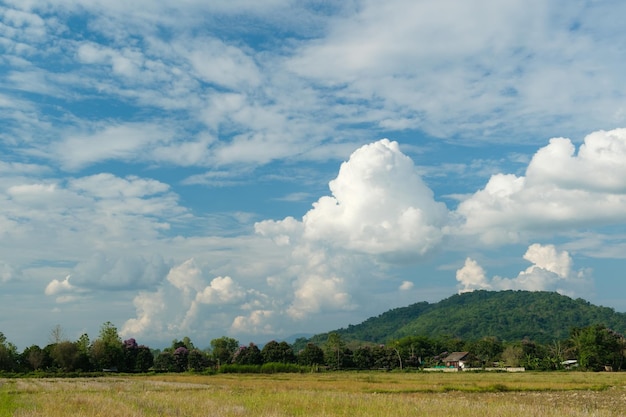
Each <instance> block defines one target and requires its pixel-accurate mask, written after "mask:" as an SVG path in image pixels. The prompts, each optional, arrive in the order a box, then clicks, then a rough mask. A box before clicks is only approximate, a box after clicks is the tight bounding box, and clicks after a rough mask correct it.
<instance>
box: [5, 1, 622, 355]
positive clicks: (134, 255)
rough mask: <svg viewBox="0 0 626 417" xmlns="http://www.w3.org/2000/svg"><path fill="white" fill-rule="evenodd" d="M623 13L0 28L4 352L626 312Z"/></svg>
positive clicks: (8, 7)
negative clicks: (371, 321)
mask: <svg viewBox="0 0 626 417" xmlns="http://www.w3.org/2000/svg"><path fill="white" fill-rule="evenodd" d="M624 15H626V4H624V3H623V2H620V1H608V0H607V1H601V0H597V1H592V0H589V1H575V2H572V1H552V2H545V1H538V0H537V1H534V0H531V1H528V0H524V1H518V0H512V1H507V2H498V1H493V0H472V1H452V0H446V1H419V2H416V1H406V0H389V1H386V2H379V1H365V0H364V1H357V0H353V1H345V2H328V1H322V0H319V1H290V0H271V1H263V2H258V1H248V0H240V1H232V0H231V1H219V0H216V1H211V2H207V1H202V0H186V1H180V0H176V1H174V0H161V1H146V0H143V1H141V0H140V1H134V2H129V1H122V0H107V1H98V0H96V1H94V0H89V1H87V0H55V1H52V0H19V1H18V0H4V1H2V2H0V48H1V50H2V54H1V56H0V126H1V128H0V237H1V239H0V299H1V302H0V331H2V332H3V333H4V334H5V335H6V336H7V338H8V339H9V340H11V341H13V342H14V343H16V344H17V345H18V346H20V347H22V348H23V347H25V346H28V345H30V344H33V343H36V344H40V345H44V344H46V343H48V336H49V334H50V331H51V329H52V328H53V327H54V326H55V325H57V324H60V325H61V326H62V327H63V329H64V330H65V332H66V334H67V337H68V338H70V339H77V338H78V337H79V336H80V334H82V333H84V332H87V333H88V334H89V335H90V336H92V338H93V337H96V336H97V332H98V329H99V327H100V325H101V324H102V323H103V322H105V321H111V322H113V323H114V324H115V325H116V326H117V327H118V328H119V330H120V332H121V334H122V336H123V337H135V338H136V339H137V340H138V341H139V342H140V343H144V344H149V345H151V346H155V347H158V346H165V345H168V344H169V342H170V341H171V340H172V339H174V338H179V339H180V338H182V337H184V336H189V337H191V339H192V340H194V342H195V343H196V345H199V346H208V344H209V341H210V340H211V339H213V338H216V337H220V336H222V335H229V336H232V337H236V338H238V339H239V340H240V341H241V342H242V343H247V342H248V341H256V342H259V343H264V342H267V341H269V340H271V339H274V338H282V337H286V336H289V335H292V334H296V333H315V332H321V331H327V330H332V329H335V328H338V327H343V326H346V325H348V324H356V323H360V322H361V321H363V320H365V319H367V318H368V317H371V316H374V315H378V314H380V313H382V312H384V311H386V310H388V309H390V308H394V307H398V306H404V305H408V304H410V303H413V302H418V301H431V302H434V301H438V300H441V299H443V298H446V297H448V296H450V295H452V294H455V293H458V292H464V291H472V290H476V289H481V288H484V289H492V290H501V289H528V290H548V291H559V292H560V293H563V294H567V295H571V296H574V297H583V298H585V299H587V300H589V301H591V302H593V303H595V304H600V305H605V306H609V307H613V308H615V309H616V310H617V311H626V299H624V297H622V296H621V294H624V292H625V291H626V283H625V282H624V277H623V270H624V269H625V267H626V259H625V257H626V255H625V254H626V250H625V249H626V227H625V223H626V130H625V129H624V128H626V100H625V93H624V92H625V91H626V77H625V76H624V74H626V36H624V35H625V33H624V31H625V29H624V26H623V22H622V21H621V20H622V19H621V17H622V16H624Z"/></svg>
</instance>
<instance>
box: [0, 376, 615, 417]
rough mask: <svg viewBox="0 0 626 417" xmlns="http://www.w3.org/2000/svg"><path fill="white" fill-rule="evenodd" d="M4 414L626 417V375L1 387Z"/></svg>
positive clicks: (212, 379) (142, 379) (132, 380)
mask: <svg viewBox="0 0 626 417" xmlns="http://www.w3.org/2000/svg"><path fill="white" fill-rule="evenodd" d="M0 385H1V386H0V392H1V393H2V396H0V398H4V399H5V400H4V401H5V402H6V406H5V407H4V408H3V406H2V403H1V402H0V416H5V415H12V416H46V417H60V416H84V417H95V416H103V417H104V416H107V417H115V416H124V417H131V416H138V417H139V416H141V417H144V416H186V417H195V416H215V417H220V416H224V417H230V416H267V417H270V416H271V417H282V416H350V417H354V416H385V417H387V416H397V417H402V416H420V415H424V416H426V415H428V416H434V417H438V416H455V417H466V416H480V417H488V416H502V417H507V416H520V415H525V416H548V417H549V416H555V417H556V416H559V417H561V416H596V417H603V416H623V415H625V414H626V373H577V372H572V373H529V372H528V373H520V374H504V373H477V374H472V373H451V374H441V373H436V374H430V373H413V374H402V373H376V372H366V373H324V374H305V375H297V374H284V375H215V376H193V375H157V376H136V377H107V378H98V379H16V380H0Z"/></svg>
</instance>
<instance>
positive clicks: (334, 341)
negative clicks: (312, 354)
mask: <svg viewBox="0 0 626 417" xmlns="http://www.w3.org/2000/svg"><path fill="white" fill-rule="evenodd" d="M344 348H345V343H344V342H343V340H342V339H341V335H340V334H339V333H337V332H332V333H329V334H328V339H327V340H326V344H325V345H324V360H325V361H326V364H327V365H328V366H330V367H331V368H334V369H340V368H341V362H342V356H343V351H344Z"/></svg>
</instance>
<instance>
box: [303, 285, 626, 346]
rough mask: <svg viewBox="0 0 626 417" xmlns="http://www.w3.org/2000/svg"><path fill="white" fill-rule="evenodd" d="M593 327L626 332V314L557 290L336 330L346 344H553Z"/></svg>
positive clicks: (430, 308)
mask: <svg viewBox="0 0 626 417" xmlns="http://www.w3.org/2000/svg"><path fill="white" fill-rule="evenodd" d="M594 324H603V325H605V326H606V327H609V328H611V329H613V330H615V331H617V332H619V333H622V334H624V333H626V313H617V312H615V310H613V309H612V308H608V307H599V306H595V305H592V304H590V303H589V302H588V301H585V300H583V299H580V298H579V299H572V298H569V297H567V296H564V295H560V294H558V293H555V292H531V291H474V292H471V293H465V294H459V295H453V296H452V297H450V298H447V299H445V300H442V301H439V302H437V303H432V304H431V303H427V302H421V303H416V304H412V305H410V306H408V307H402V308H396V309H393V310H390V311H388V312H386V313H383V314H381V315H380V316H378V317H372V318H370V319H367V320H366V321H364V322H363V323H361V324H358V325H350V326H348V328H347V329H339V330H336V331H335V332H337V333H339V334H340V335H341V336H342V338H343V339H344V340H346V341H352V340H354V341H364V342H374V343H385V342H387V341H389V340H394V339H399V338H402V337H404V336H414V335H423V336H428V337H439V336H452V337H458V338H460V339H463V340H478V339H481V338H483V337H485V336H495V337H497V338H499V339H500V340H502V341H518V340H522V339H523V338H525V337H526V338H528V339H530V340H533V341H536V342H539V343H549V342H552V341H553V340H564V339H567V338H568V337H569V332H570V329H571V328H573V327H585V326H590V325H594ZM327 335H328V334H327V333H325V334H320V335H316V336H314V337H313V338H312V339H311V341H312V342H314V343H323V342H324V341H326V338H327Z"/></svg>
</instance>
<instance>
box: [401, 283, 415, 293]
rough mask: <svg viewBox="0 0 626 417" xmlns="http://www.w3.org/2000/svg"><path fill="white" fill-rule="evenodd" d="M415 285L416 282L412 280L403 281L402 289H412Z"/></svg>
mask: <svg viewBox="0 0 626 417" xmlns="http://www.w3.org/2000/svg"><path fill="white" fill-rule="evenodd" d="M413 287H415V284H414V283H412V282H411V281H402V284H400V288H399V290H400V291H409V290H412V289H413Z"/></svg>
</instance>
